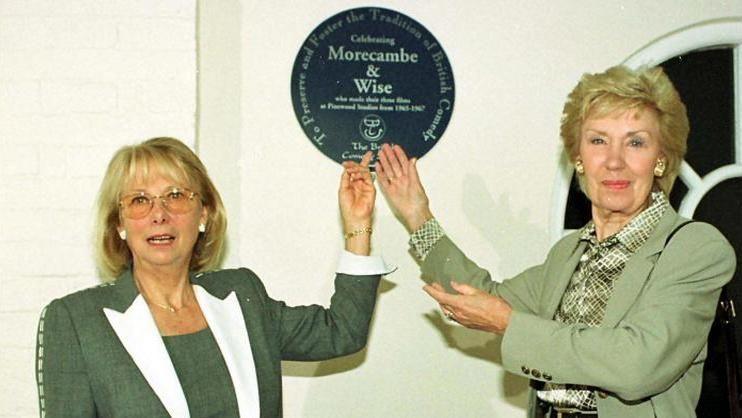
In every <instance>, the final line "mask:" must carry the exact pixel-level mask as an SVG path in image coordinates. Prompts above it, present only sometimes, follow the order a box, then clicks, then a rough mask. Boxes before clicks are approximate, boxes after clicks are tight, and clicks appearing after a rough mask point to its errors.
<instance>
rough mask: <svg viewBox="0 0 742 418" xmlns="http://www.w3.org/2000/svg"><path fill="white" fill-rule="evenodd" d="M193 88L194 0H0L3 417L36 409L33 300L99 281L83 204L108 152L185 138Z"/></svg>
mask: <svg viewBox="0 0 742 418" xmlns="http://www.w3.org/2000/svg"><path fill="white" fill-rule="evenodd" d="M195 93H196V2H195V1H194V0H157V1H153V0H61V1H60V0H0V417H3V418H6V417H33V416H38V412H37V411H38V402H37V398H36V385H35V380H34V371H33V370H34V356H35V355H34V347H35V341H36V323H37V321H38V317H39V312H40V311H41V308H42V307H43V306H44V305H45V304H47V303H48V302H49V301H50V300H51V299H53V298H55V297H59V296H63V295H65V294H67V293H70V292H72V291H74V290H78V289H82V288H85V287H89V286H92V285H94V284H97V283H98V280H97V275H96V272H95V267H94V265H93V257H92V246H91V241H92V239H91V237H92V228H91V226H92V223H93V218H92V207H93V202H94V199H95V195H96V192H97V190H98V185H99V184H100V181H101V179H102V176H103V171H104V170H105V166H106V164H107V163H108V160H109V159H110V157H111V155H112V154H113V152H114V151H115V150H116V149H117V148H118V147H120V146H122V145H124V144H130V143H132V142H137V141H141V140H143V139H146V138H149V137H153V136H160V135H171V136H177V137H180V138H182V139H183V140H184V141H186V142H187V143H190V144H193V143H194V141H195V132H196V130H195V120H196V118H195V110H196V95H195ZM112 378H115V377H114V376H112Z"/></svg>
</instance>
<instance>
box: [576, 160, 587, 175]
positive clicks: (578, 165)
mask: <svg viewBox="0 0 742 418" xmlns="http://www.w3.org/2000/svg"><path fill="white" fill-rule="evenodd" d="M575 171H576V172H577V174H585V166H584V165H582V160H577V161H575Z"/></svg>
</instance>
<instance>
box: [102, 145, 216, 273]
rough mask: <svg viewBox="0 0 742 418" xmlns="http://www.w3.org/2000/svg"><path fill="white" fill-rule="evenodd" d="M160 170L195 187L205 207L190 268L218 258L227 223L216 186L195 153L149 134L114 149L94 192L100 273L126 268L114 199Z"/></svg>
mask: <svg viewBox="0 0 742 418" xmlns="http://www.w3.org/2000/svg"><path fill="white" fill-rule="evenodd" d="M151 175H163V176H166V177H168V178H170V179H172V180H173V181H177V182H179V183H182V184H184V185H187V187H188V188H190V189H192V190H193V191H194V192H197V193H198V196H199V197H200V200H201V203H202V204H203V206H204V207H205V208H206V210H207V212H208V220H207V223H206V232H204V233H201V234H199V238H198V240H197V241H196V244H195V245H194V248H193V254H192V256H191V262H190V266H189V268H190V270H191V271H203V270H209V269H213V268H216V267H217V266H218V264H219V263H220V262H221V257H222V253H223V248H224V243H225V235H226V234H225V233H226V229H227V216H226V211H225V209H224V205H223V204H222V199H221V197H220V196H219V192H218V191H217V190H216V188H215V187H214V184H213V183H212V182H211V179H210V178H209V175H208V173H207V172H206V167H204V165H203V163H202V162H201V160H200V159H199V158H198V156H196V154H195V153H194V152H193V151H191V149H190V148H188V147H187V146H186V145H185V144H183V143H182V142H181V141H179V140H177V139H175V138H167V137H161V138H152V139H149V140H147V141H144V142H142V143H140V144H136V145H130V146H125V147H123V148H121V149H119V150H118V151H116V153H115V154H114V155H113V158H111V161H110V162H109V163H108V169H107V170H106V174H105V177H104V178H103V182H102V183H101V186H100V191H99V193H98V207H97V216H96V226H95V249H96V258H97V260H96V261H97V265H98V269H99V270H100V273H101V274H102V275H103V277H104V278H107V279H111V278H115V277H118V276H119V275H120V274H121V273H122V272H123V271H124V270H126V269H127V268H129V265H130V264H131V262H132V254H131V251H130V250H129V247H128V246H127V245H126V242H125V241H124V240H122V239H121V238H120V237H119V235H118V231H117V227H118V226H119V225H120V224H121V212H120V206H119V201H120V200H121V194H122V193H123V192H124V189H125V187H126V186H127V185H128V184H129V183H130V182H131V181H133V180H135V179H137V178H139V179H146V178H148V177H149V176H151Z"/></svg>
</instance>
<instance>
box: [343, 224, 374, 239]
mask: <svg viewBox="0 0 742 418" xmlns="http://www.w3.org/2000/svg"><path fill="white" fill-rule="evenodd" d="M371 232H373V229H371V227H370V226H369V227H368V228H363V229H356V230H355V231H353V232H348V233H346V234H345V235H343V236H344V237H345V239H351V238H353V237H356V236H358V235H361V234H369V235H371Z"/></svg>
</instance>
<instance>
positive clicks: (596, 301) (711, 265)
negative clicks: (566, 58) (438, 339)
mask: <svg viewBox="0 0 742 418" xmlns="http://www.w3.org/2000/svg"><path fill="white" fill-rule="evenodd" d="M561 136H562V140H563V142H564V149H565V151H566V153H567V155H568V156H569V158H570V160H571V161H572V162H573V163H574V166H575V173H576V174H577V176H578V179H579V183H580V186H581V188H582V190H583V192H584V193H585V194H586V195H587V197H588V199H589V200H590V203H591V206H592V207H591V210H592V219H591V220H590V221H589V222H588V223H587V224H586V225H585V226H584V227H583V228H581V229H579V230H577V231H575V232H573V233H571V234H568V235H567V236H565V237H563V238H562V239H560V240H559V241H558V242H557V243H556V244H554V246H553V247H552V248H551V250H550V251H549V253H548V255H547V256H546V259H545V260H544V262H543V264H540V265H537V266H534V267H531V268H529V269H527V270H525V271H524V272H522V273H520V274H518V275H516V276H515V277H512V278H510V279H507V280H504V281H501V282H500V281H494V280H492V279H491V276H490V274H489V272H487V271H486V270H485V269H483V268H481V267H479V266H478V265H477V264H475V263H474V262H473V261H471V260H469V259H468V258H467V257H466V255H465V254H464V253H463V252H462V251H461V250H460V249H459V248H458V247H457V246H456V245H455V244H454V242H453V241H452V240H451V238H449V237H448V236H447V234H446V233H445V232H444V230H443V228H442V227H441V226H440V224H439V223H438V221H437V220H436V219H435V218H434V217H433V214H432V213H431V211H430V206H429V203H428V197H427V195H426V193H425V190H424V189H423V187H422V183H421V182H420V179H419V176H418V173H417V166H416V161H415V159H408V158H407V156H406V155H405V153H404V151H403V150H402V149H401V148H400V147H399V146H396V145H395V146H391V147H390V146H389V145H386V144H385V145H383V146H382V147H381V153H380V155H379V164H377V172H378V181H379V185H380V187H381V190H382V191H383V192H384V194H385V195H386V198H387V201H388V202H389V205H390V206H391V207H392V210H393V211H394V212H395V214H397V216H398V218H399V219H400V221H401V222H402V223H403V224H404V225H405V226H406V227H407V229H408V230H409V231H410V234H411V235H410V243H411V244H412V247H413V248H412V251H413V254H416V255H417V256H418V257H419V258H420V259H421V260H422V263H421V269H422V272H423V276H424V277H425V278H427V279H428V280H430V281H431V282H432V283H431V284H429V285H427V286H425V291H426V292H427V293H428V294H429V295H430V296H431V297H433V298H434V299H435V300H436V301H437V302H438V303H439V305H440V307H441V309H442V311H443V313H444V315H445V316H446V317H448V318H449V319H451V320H453V321H456V322H458V323H460V324H462V325H464V326H466V327H468V328H472V329H477V330H483V331H487V332H492V333H496V334H500V335H502V348H501V351H502V361H503V367H505V369H507V370H508V371H509V372H512V373H515V374H517V375H520V376H523V377H526V378H528V379H530V380H531V386H532V387H533V389H534V390H532V391H531V394H530V395H531V396H530V401H529V417H535V418H540V417H586V418H590V417H598V416H599V417H600V418H624V417H632V418H644V417H646V418H679V417H694V416H695V407H696V404H697V402H698V399H699V396H700V391H701V376H702V371H703V362H704V360H705V358H706V349H705V345H706V338H707V336H708V333H709V330H710V328H711V324H712V322H713V319H714V314H715V312H716V303H717V301H718V299H719V294H720V292H721V288H722V286H723V285H724V284H725V283H727V282H728V281H729V280H730V279H731V277H732V275H733V273H734V267H735V256H734V251H733V250H732V247H731V246H730V245H729V243H728V242H727V241H726V239H725V238H724V237H723V236H722V234H721V233H720V232H719V231H718V230H717V229H716V228H714V227H713V226H711V225H709V224H705V223H702V222H694V223H692V224H689V225H686V223H688V220H687V219H684V218H682V217H680V216H679V215H678V214H677V213H676V212H675V210H673V208H672V207H671V206H670V204H669V201H668V194H669V193H670V190H671V188H672V185H673V182H674V181H675V178H676V177H677V175H678V170H679V167H680V164H681V162H682V160H683V155H684V154H685V149H686V141H687V137H688V118H687V116H686V111H685V106H684V105H683V103H682V101H681V100H680V97H679V95H678V93H677V91H675V88H674V87H673V85H672V83H671V82H670V80H669V79H668V78H667V76H666V75H665V74H664V72H663V71H662V69H661V68H658V67H655V68H642V69H639V70H632V69H629V68H626V67H620V66H619V67H613V68H609V69H608V70H606V71H605V72H602V73H598V74H586V75H584V76H583V77H582V79H581V80H580V82H579V83H578V84H577V86H576V87H575V88H574V90H572V92H571V93H570V94H569V96H568V97H567V101H566V103H565V105H564V111H563V117H562V126H561ZM527 238H528V237H523V239H527Z"/></svg>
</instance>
